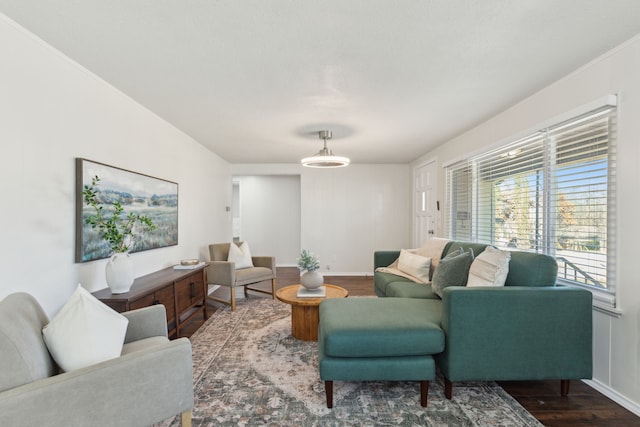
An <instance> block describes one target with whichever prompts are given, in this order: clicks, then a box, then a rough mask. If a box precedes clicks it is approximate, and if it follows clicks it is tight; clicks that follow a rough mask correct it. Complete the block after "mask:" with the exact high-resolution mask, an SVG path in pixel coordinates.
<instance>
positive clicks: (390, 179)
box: [232, 164, 412, 275]
mask: <svg viewBox="0 0 640 427" xmlns="http://www.w3.org/2000/svg"><path fill="white" fill-rule="evenodd" d="M232 172H233V174H234V175H245V176H246V175H270V174H276V175H282V174H295V175H300V184H301V186H300V191H301V224H300V227H301V236H300V241H301V248H304V249H308V250H310V251H311V252H313V253H314V254H315V255H317V256H318V258H319V259H320V264H321V267H320V271H321V272H322V273H323V274H326V275H331V274H333V275H340V274H372V272H373V252H374V251H375V250H380V249H399V248H407V247H409V246H410V245H411V212H412V210H411V169H410V167H409V165H407V164H404V165H393V164H387V165H378V164H376V165H370V164H369V165H359V164H352V165H350V166H348V167H346V168H338V169H310V168H304V167H302V166H300V165H294V164H288V165H282V164H276V165H232ZM327 266H329V269H328V268H327Z"/></svg>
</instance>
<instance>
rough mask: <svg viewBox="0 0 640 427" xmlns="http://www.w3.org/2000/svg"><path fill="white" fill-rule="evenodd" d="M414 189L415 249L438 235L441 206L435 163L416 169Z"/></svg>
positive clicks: (414, 172)
mask: <svg viewBox="0 0 640 427" xmlns="http://www.w3.org/2000/svg"><path fill="white" fill-rule="evenodd" d="M413 188H414V200H413V206H414V220H413V247H415V248H417V247H420V246H422V245H424V243H425V242H426V241H427V240H428V239H430V238H431V237H433V236H435V235H436V233H437V230H436V223H437V215H438V214H437V212H438V210H439V208H440V206H438V205H439V202H438V201H437V200H436V191H437V188H438V186H437V170H436V162H435V161H432V162H429V163H426V164H424V165H421V166H418V167H416V168H415V169H414V171H413Z"/></svg>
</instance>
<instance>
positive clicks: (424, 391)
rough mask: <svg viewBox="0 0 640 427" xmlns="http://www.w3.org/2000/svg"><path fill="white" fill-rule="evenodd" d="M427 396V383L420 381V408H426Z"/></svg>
mask: <svg viewBox="0 0 640 427" xmlns="http://www.w3.org/2000/svg"><path fill="white" fill-rule="evenodd" d="M428 395H429V381H420V406H422V407H423V408H426V407H427V396H428Z"/></svg>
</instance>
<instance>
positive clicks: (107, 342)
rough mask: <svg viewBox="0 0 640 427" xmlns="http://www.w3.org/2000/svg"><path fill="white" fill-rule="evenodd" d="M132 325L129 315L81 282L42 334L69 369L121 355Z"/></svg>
mask: <svg viewBox="0 0 640 427" xmlns="http://www.w3.org/2000/svg"><path fill="white" fill-rule="evenodd" d="M128 324H129V320H128V319H127V318H126V317H124V316H123V315H121V314H120V313H117V312H116V311H115V310H113V309H112V308H110V307H107V306H106V305H105V304H103V303H102V302H100V301H99V300H98V299H97V298H96V297H94V296H93V295H91V294H90V293H89V292H88V291H87V290H85V289H84V288H83V287H82V286H80V285H78V288H77V289H76V291H75V292H74V293H73V295H71V298H70V299H69V301H67V302H66V304H65V305H64V306H63V307H62V308H61V309H60V311H59V312H58V313H57V314H56V315H55V316H54V318H53V319H52V320H51V322H49V324H48V325H46V326H45V327H44V328H43V329H42V335H43V338H44V342H45V344H46V345H47V348H48V349H49V353H51V356H52V357H53V359H54V360H55V361H56V363H57V364H58V366H60V368H62V369H63V370H64V371H66V372H69V371H73V370H76V369H80V368H84V367H86V366H91V365H95V364H96V363H100V362H103V361H105V360H109V359H113V358H116V357H119V356H120V353H122V345H123V343H124V337H125V334H126V333H127V326H128Z"/></svg>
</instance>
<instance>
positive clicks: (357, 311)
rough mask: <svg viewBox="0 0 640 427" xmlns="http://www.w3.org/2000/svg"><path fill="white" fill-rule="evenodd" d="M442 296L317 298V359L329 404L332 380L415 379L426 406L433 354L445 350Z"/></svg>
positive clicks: (422, 401)
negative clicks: (320, 300)
mask: <svg viewBox="0 0 640 427" xmlns="http://www.w3.org/2000/svg"><path fill="white" fill-rule="evenodd" d="M441 304H442V303H441V301H440V300H423V299H411V298H347V299H327V300H325V301H322V303H321V304H320V323H319V325H318V363H319V367H320V378H321V379H322V380H323V381H324V384H325V391H326V395H327V407H328V408H331V407H333V381H335V380H338V381H419V382H420V404H421V405H422V406H427V394H428V391H429V381H430V380H433V379H434V378H435V364H434V361H433V356H432V355H434V354H437V353H440V352H442V351H443V350H444V333H443V332H442V329H441V328H440V312H441Z"/></svg>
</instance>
